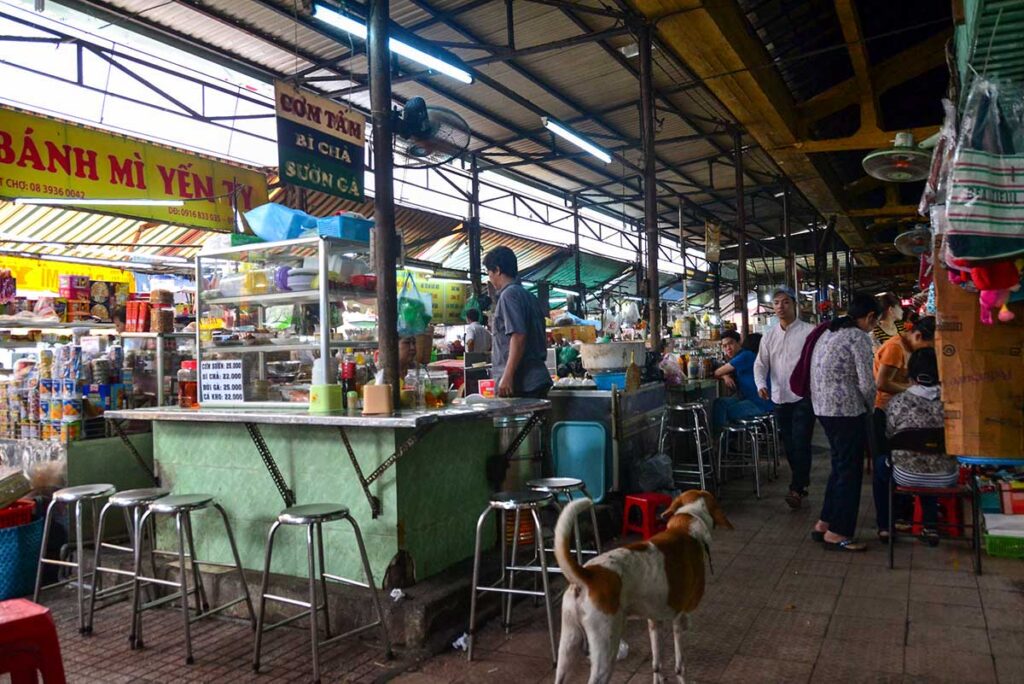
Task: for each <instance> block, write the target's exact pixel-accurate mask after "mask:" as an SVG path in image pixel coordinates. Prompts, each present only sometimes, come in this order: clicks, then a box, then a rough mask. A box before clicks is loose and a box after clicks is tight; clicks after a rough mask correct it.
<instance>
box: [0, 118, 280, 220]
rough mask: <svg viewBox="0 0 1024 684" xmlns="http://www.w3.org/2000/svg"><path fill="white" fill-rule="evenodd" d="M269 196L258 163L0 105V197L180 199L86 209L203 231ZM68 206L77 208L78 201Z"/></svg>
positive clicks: (260, 202)
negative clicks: (217, 156) (174, 204)
mask: <svg viewBox="0 0 1024 684" xmlns="http://www.w3.org/2000/svg"><path fill="white" fill-rule="evenodd" d="M232 195H233V196H234V198H235V200H236V202H237V208H238V210H239V211H240V212H245V211H248V210H249V209H252V208H253V207H255V206H258V205H260V204H265V203H266V202H267V178H266V176H265V175H264V174H263V173H262V172H261V171H259V170H257V169H252V168H248V167H245V166H241V165H237V164H229V163H227V162H223V161H218V160H215V159H212V158H210V157H205V156H201V155H198V154H193V153H190V152H184V151H181V150H176V149H174V148H171V147H166V146H163V145H158V144H156V143H151V142H146V141H144V140H139V139H137V138H130V137H128V136H125V135H120V134H118V133H111V132H109V131H102V130H99V129H96V128H91V127H89V126H83V125H80V124H75V123H71V122H69V121H64V120H62V119H56V118H52V117H47V116H42V115H39V114H33V113H30V112H24V111H21V110H18V109H13V108H10V107H4V106H0V197H2V198H4V199H17V198H50V199H60V200H73V199H89V200H96V199H111V200H182V201H184V204H183V205H182V206H180V207H169V206H145V205H142V206H127V205H115V204H111V205H89V207H88V209H89V211H96V212H99V213H104V214H114V215H117V216H126V217H129V218H137V219H144V220H151V221H157V222H160V223H170V224H174V225H179V226H187V227H190V228H202V229H205V230H222V231H230V230H232V229H233V226H234V215H233V208H232ZM70 208H75V207H74V206H73V205H72V206H71V207H70Z"/></svg>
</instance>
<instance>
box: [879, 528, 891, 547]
mask: <svg viewBox="0 0 1024 684" xmlns="http://www.w3.org/2000/svg"><path fill="white" fill-rule="evenodd" d="M878 541H880V542H882V543H883V544H888V543H889V532H888V531H887V530H878Z"/></svg>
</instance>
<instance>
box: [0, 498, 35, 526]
mask: <svg viewBox="0 0 1024 684" xmlns="http://www.w3.org/2000/svg"><path fill="white" fill-rule="evenodd" d="M35 507H36V503H35V501H32V500H30V499H18V500H17V501H15V502H14V503H12V504H11V505H10V506H5V507H3V508H0V530H2V529H6V528H8V527H17V526H18V525H27V524H28V523H30V522H32V511H33V510H35Z"/></svg>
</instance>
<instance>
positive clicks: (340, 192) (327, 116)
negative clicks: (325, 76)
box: [274, 81, 366, 202]
mask: <svg viewBox="0 0 1024 684" xmlns="http://www.w3.org/2000/svg"><path fill="white" fill-rule="evenodd" d="M274 99H275V104H276V107H277V149H278V162H279V165H280V176H281V181H282V182H284V183H291V184H292V185H298V186H301V187H303V188H309V189H310V190H317V191H319V192H323V193H325V194H328V195H334V196H336V197H344V198H345V199H350V200H354V201H356V202H362V201H363V198H364V197H363V170H364V167H363V144H364V143H363V140H364V135H365V132H366V117H364V116H363V115H362V114H360V113H359V112H356V111H355V110H353V109H350V108H346V107H345V106H344V105H341V104H338V103H337V102H332V101H331V100H328V99H327V98H324V97H318V96H316V95H313V94H312V93H307V92H304V91H302V90H299V89H297V88H295V87H293V86H291V85H288V84H287V83H283V82H281V81H277V82H276V83H275V84H274Z"/></svg>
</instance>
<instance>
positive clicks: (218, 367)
mask: <svg viewBox="0 0 1024 684" xmlns="http://www.w3.org/2000/svg"><path fill="white" fill-rule="evenodd" d="M199 374H200V382H199V387H200V388H201V392H200V396H199V403H200V404H202V403H204V402H207V401H244V400H245V395H244V394H243V392H242V361H241V360H237V361H203V362H202V364H201V366H200V368H199Z"/></svg>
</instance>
